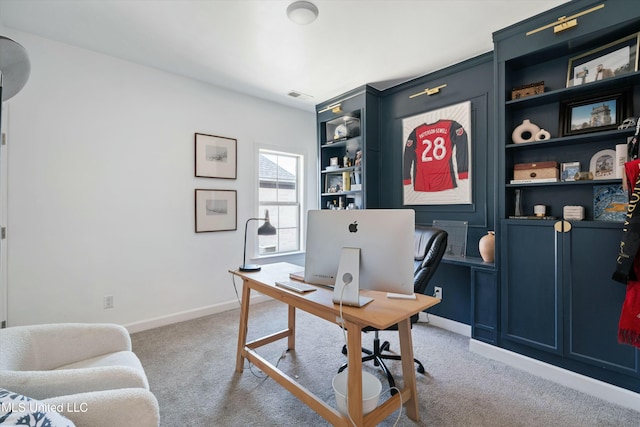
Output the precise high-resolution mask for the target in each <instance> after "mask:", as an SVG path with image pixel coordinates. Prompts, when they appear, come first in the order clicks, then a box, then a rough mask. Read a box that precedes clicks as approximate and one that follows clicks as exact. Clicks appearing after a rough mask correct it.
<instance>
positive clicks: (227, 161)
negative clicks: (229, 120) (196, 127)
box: [195, 133, 238, 179]
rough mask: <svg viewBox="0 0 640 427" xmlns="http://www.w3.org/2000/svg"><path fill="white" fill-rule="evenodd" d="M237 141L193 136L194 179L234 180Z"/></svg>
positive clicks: (198, 134)
mask: <svg viewBox="0 0 640 427" xmlns="http://www.w3.org/2000/svg"><path fill="white" fill-rule="evenodd" d="M237 149H238V147H237V140H235V139H233V138H225V137H223V136H215V135H206V134H203V133H196V134H195V170H196V177H201V178H224V179H236V169H237V164H238V162H237Z"/></svg>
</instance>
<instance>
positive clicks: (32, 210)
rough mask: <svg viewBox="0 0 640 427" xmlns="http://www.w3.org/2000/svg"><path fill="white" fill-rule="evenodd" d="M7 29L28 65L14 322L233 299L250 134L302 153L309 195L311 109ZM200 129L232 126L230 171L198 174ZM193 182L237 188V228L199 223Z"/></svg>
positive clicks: (160, 310)
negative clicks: (234, 154)
mask: <svg viewBox="0 0 640 427" xmlns="http://www.w3.org/2000/svg"><path fill="white" fill-rule="evenodd" d="M4 33H5V34H6V35H7V36H8V37H11V38H13V39H14V40H16V41H17V42H18V43H20V44H22V45H23V46H24V47H25V48H26V49H27V51H28V53H29V56H30V59H31V65H32V70H31V77H30V79H29V81H28V83H27V85H26V86H25V88H24V89H23V90H22V92H20V93H19V94H18V95H16V96H15V97H14V98H12V99H11V100H10V101H9V102H7V104H9V105H8V107H9V108H8V110H9V112H10V114H9V125H8V129H9V130H10V134H9V137H10V139H9V141H10V142H9V147H8V163H9V164H8V173H9V176H8V185H9V188H8V192H9V196H8V197H9V200H8V235H9V238H8V288H9V290H8V323H9V325H10V326H15V325H22V324H33V323H45V322H66V321H78V322H83V321H88V322H103V321H104V322H116V323H120V324H125V325H127V324H128V325H131V324H140V323H142V324H145V322H147V321H148V320H150V319H156V320H157V319H158V318H161V319H162V318H166V317H169V318H170V317H171V316H173V315H176V314H180V313H185V312H187V313H189V312H198V313H199V312H203V310H204V312H207V311H211V310H213V311H216V310H217V309H226V308H229V307H231V306H234V305H236V304H237V300H236V294H235V292H234V289H233V285H232V280H231V276H230V274H229V273H228V270H229V269H230V268H236V267H237V266H238V265H240V264H241V261H242V244H243V235H244V222H245V221H246V218H248V217H250V216H254V215H256V214H257V212H258V209H257V206H256V203H255V202H254V200H255V199H256V188H255V187H256V186H255V182H256V179H257V178H256V170H257V159H256V156H255V152H256V147H257V146H262V145H265V146H268V147H269V148H279V149H283V150H294V151H295V152H299V153H301V154H304V155H305V156H306V157H305V159H306V165H305V166H306V171H307V173H306V178H307V179H306V187H307V189H308V191H307V206H306V207H307V208H310V207H315V204H316V200H317V195H316V193H315V189H316V188H317V185H316V183H317V179H316V176H317V174H316V173H315V172H316V156H317V155H316V142H315V138H316V137H315V115H314V114H313V113H312V112H307V111H303V110H296V109H292V108H289V107H285V106H281V105H278V104H275V103H271V102H267V101H264V100H261V99H258V98H253V97H250V96H246V95H242V94H238V93H234V92H230V91H227V90H225V89H221V88H217V87H214V86H210V85H207V84H204V83H201V82H198V81H194V80H191V79H186V78H182V77H179V76H176V75H172V74H168V73H165V72H161V71H158V70H155V69H151V68H147V67H144V66H141V65H137V64H134V63H130V62H126V61H122V60H119V59H115V58H113V57H110V56H106V55H102V54H97V53H94V52H91V51H88V50H84V49H79V48H76V47H72V46H69V45H65V44H61V43H57V42H54V41H51V40H48V39H43V38H40V37H37V36H34V35H31V34H27V33H22V32H18V31H13V30H11V29H9V28H5V30H4ZM195 132H201V133H209V134H214V135H221V136H226V137H231V138H237V140H238V178H237V180H221V179H207V178H194V170H193V169H194V158H193V156H194V147H193V146H194V133H195ZM195 188H209V189H232V190H237V192H238V193H237V194H238V230H237V231H227V232H217V233H201V234H195V233H194V189H195ZM298 260H299V257H298ZM239 285H240V283H239ZM105 294H111V295H113V296H114V302H115V308H114V309H110V310H105V309H103V296H104V295H105ZM216 307H217V308H216ZM178 317H179V316H178Z"/></svg>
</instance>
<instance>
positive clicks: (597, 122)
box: [560, 92, 629, 136]
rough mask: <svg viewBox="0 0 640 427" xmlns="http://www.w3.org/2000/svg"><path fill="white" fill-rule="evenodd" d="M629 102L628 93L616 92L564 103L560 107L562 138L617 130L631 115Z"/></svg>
mask: <svg viewBox="0 0 640 427" xmlns="http://www.w3.org/2000/svg"><path fill="white" fill-rule="evenodd" d="M627 100H628V93H627V92H616V93H611V94H608V95H601V96H598V97H591V98H583V99H577V100H573V101H565V102H562V104H561V106H560V130H561V132H562V136H568V135H578V134H582V133H590V132H601V131H604V130H612V129H617V128H618V126H619V125H620V124H621V123H622V121H623V120H624V119H625V118H626V117H627V116H628V115H629V114H628V111H627V104H628V102H627Z"/></svg>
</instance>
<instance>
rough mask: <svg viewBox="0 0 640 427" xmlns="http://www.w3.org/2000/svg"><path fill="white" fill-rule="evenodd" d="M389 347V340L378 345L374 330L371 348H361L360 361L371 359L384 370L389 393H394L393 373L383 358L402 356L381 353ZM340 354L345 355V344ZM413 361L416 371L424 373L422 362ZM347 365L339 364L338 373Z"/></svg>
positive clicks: (378, 341)
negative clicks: (416, 366)
mask: <svg viewBox="0 0 640 427" xmlns="http://www.w3.org/2000/svg"><path fill="white" fill-rule="evenodd" d="M390 348H391V344H390V343H389V341H385V342H383V343H382V345H380V337H379V336H378V331H375V336H374V338H373V350H369V349H367V348H362V352H363V353H365V354H366V356H364V357H363V358H362V361H363V362H368V361H370V360H373V364H374V365H375V366H378V367H380V369H382V372H384V374H385V375H386V376H387V381H388V382H389V387H390V388H391V394H392V395H394V394H396V393H397V391H396V389H394V388H393V387H395V384H396V383H395V380H394V379H393V375H391V372H390V371H389V368H387V365H386V364H385V363H384V360H383V359H388V360H402V358H401V356H400V355H397V354H383V353H382V352H383V351H390ZM342 354H344V355H345V356H346V354H347V347H346V346H343V347H342ZM413 361H414V362H415V364H416V365H418V368H417V371H418V372H419V373H421V374H424V373H425V369H424V366H423V365H422V363H421V362H420V361H419V360H418V359H415V358H414V359H413ZM347 366H348V364H347V363H345V364H343V365H342V366H340V369H338V373H340V372H342V371H344V370H345V369H346V368H347Z"/></svg>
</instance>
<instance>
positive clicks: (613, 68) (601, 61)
mask: <svg viewBox="0 0 640 427" xmlns="http://www.w3.org/2000/svg"><path fill="white" fill-rule="evenodd" d="M639 41H640V33H635V34H631V35H630V36H627V37H624V38H622V39H620V40H616V41H615V42H613V43H609V44H606V45H604V46H601V47H599V48H597V49H594V50H591V51H589V52H586V53H583V54H581V55H578V56H574V57H573V58H570V59H569V67H568V70H567V87H572V86H580V85H583V84H585V83H591V82H595V81H599V80H605V79H610V78H612V77H618V76H621V75H624V74H628V73H633V72H635V71H638V42H639Z"/></svg>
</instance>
